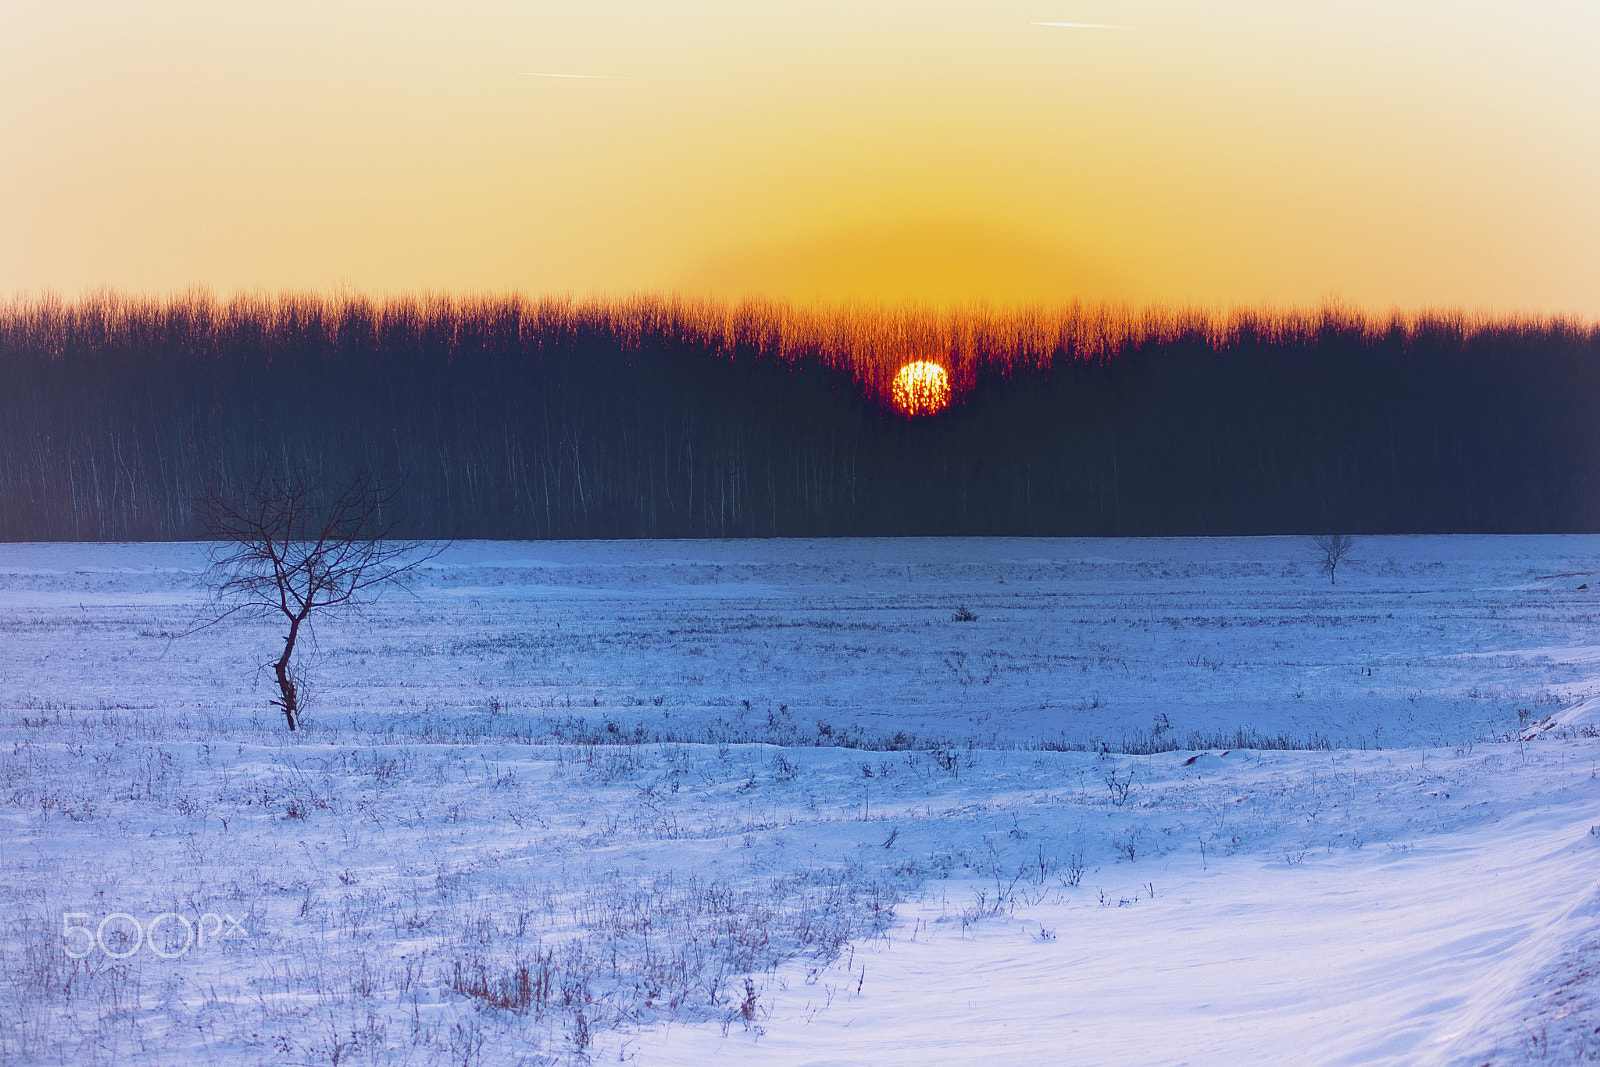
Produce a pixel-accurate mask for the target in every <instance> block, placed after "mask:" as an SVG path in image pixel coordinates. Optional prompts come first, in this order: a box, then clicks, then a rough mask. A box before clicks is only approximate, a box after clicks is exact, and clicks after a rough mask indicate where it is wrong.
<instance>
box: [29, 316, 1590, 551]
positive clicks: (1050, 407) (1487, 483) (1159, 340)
mask: <svg viewBox="0 0 1600 1067" xmlns="http://www.w3.org/2000/svg"><path fill="white" fill-rule="evenodd" d="M915 358H922V359H933V360H937V361H938V362H940V363H941V364H943V365H944V366H945V367H947V368H948V370H949V371H950V375H951V384H952V388H953V390H954V393H955V396H956V403H955V404H953V405H952V407H951V408H949V409H948V410H947V411H946V412H945V413H943V414H940V415H937V416H933V417H928V418H921V419H914V420H908V419H906V418H903V417H901V416H899V415H898V414H896V413H895V412H894V410H893V408H892V406H891V405H890V404H889V403H888V391H889V384H890V381H891V379H892V377H893V374H894V371H895V370H896V368H897V367H898V366H900V365H901V363H903V362H904V361H905V360H907V359H915ZM1597 399H1600V328H1597V327H1595V326H1594V325H1591V324H1585V323H1576V322H1572V321H1566V320H1558V319H1551V320H1545V319H1516V318H1502V319H1493V318H1478V319H1474V318H1469V317H1466V316H1463V315H1447V314H1432V315H1418V316H1409V317H1405V316H1394V317H1391V318H1372V317H1365V316H1362V315H1359V314H1357V313H1354V312H1350V311H1347V310H1341V309H1338V308H1327V309H1322V310H1319V311H1313V312H1305V313H1271V314H1268V313H1261V314H1236V315H1232V316H1227V317H1214V316H1207V315H1204V314H1200V313H1190V312H1174V311H1146V312H1135V311H1129V310H1125V309H1118V308H1083V307H1076V306H1074V307H1067V308H1063V309H1059V310H1032V311H1028V310H1022V311H987V310H983V309H967V310H943V311H940V310H923V311H918V310H915V309H907V310H893V309H871V308H859V309H842V310H833V311H825V310H819V311H807V310H802V309H795V308H792V307H788V306H786V305H781V304H765V303H748V304H742V305H737V306H724V305H718V304H709V303H693V302H680V301H671V300H651V299H637V300H632V301H619V302H611V303H604V302H592V303H574V302H569V301H543V302H532V301H527V300H522V299H518V298H507V299H484V300H451V299H444V298H435V299H427V300H394V301H390V302H384V303H375V302H369V301H365V300H361V299H333V300H330V299H323V298H318V297H282V298H251V299H238V300H234V301H231V302H220V301H215V300H212V299H210V298H207V297H204V296H191V297H184V298H178V299H173V300H168V301H139V300H132V299H126V298H121V297H116V296H100V297H96V298H91V299H86V300H83V301H79V302H64V301H60V300H51V299H44V300H32V301H20V300H19V301H16V302H13V303H12V304H10V305H9V306H5V307H0V502H3V507H0V539H6V540H147V539H148V540H164V539H174V538H180V539H187V538H199V537H203V536H205V535H206V527H205V522H204V514H203V508H202V507H201V506H200V502H201V501H202V500H203V499H204V498H205V496H206V494H207V493H208V492H225V491H227V490H229V489H230V488H239V487H242V486H245V485H248V484H251V483H253V482H254V481H256V480H258V479H260V478H262V477H273V476H274V475H275V474H279V473H284V472H291V471H293V472H300V473H302V474H304V473H306V472H310V473H312V474H314V475H317V476H320V477H322V478H324V479H326V480H327V481H328V483H329V484H338V483H340V482H342V481H344V480H347V479H349V478H351V477H353V476H355V475H356V474H357V473H364V474H366V475H368V476H369V477H371V478H373V479H374V480H375V481H376V482H377V483H379V484H382V485H384V486H386V487H392V488H395V489H397V490H398V491H399V493H400V494H401V498H402V504H403V511H404V514H405V520H404V527H403V528H402V529H398V530H397V531H396V533H397V534H398V535H400V536H405V537H417V538H435V537H468V538H478V537H483V538H584V537H724V536H758V537H760V536H774V535H782V536H816V535H892V534H985V535H993V534H1043V535H1067V534H1075V535H1084V534H1095V535H1099V534H1105V535H1178V534H1266V533H1299V532H1314V531H1328V530H1349V531H1358V532H1362V533H1383V532H1487V531H1498V532H1535V531H1554V532H1562V531H1594V530H1600V483H1597V479H1596V472H1597V471H1600V418H1596V403H1595V402H1596V400H1597Z"/></svg>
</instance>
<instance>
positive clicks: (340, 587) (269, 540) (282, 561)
mask: <svg viewBox="0 0 1600 1067" xmlns="http://www.w3.org/2000/svg"><path fill="white" fill-rule="evenodd" d="M204 507H205V512H206V516H207V519H208V522H209V525H210V528H211V530H212V531H213V536H214V537H215V538H216V539H217V542H218V544H217V547H216V549H215V551H214V553H213V555H212V560H211V566H212V571H211V573H212V590H213V593H214V595H215V598H216V603H217V612H216V614H215V615H214V617H213V618H212V622H213V623H214V622H217V621H220V620H221V619H223V618H226V617H228V616H231V615H236V614H246V615H252V616H258V617H263V618H277V617H281V618H282V620H283V622H284V623H285V625H286V626H287V631H286V633H285V635H284V644H283V653H282V655H280V656H279V657H278V659H277V661H276V662H275V663H274V664H273V670H274V673H275V674H276V676H277V681H278V691H279V694H280V695H279V698H278V699H277V700H274V701H273V703H274V704H275V705H276V706H278V707H280V708H282V709H283V714H284V717H285V718H286V719H287V720H288V723H289V729H290V730H294V729H296V728H297V726H298V719H299V712H300V700H299V690H298V687H297V686H296V683H295V678H294V673H293V672H292V671H291V669H290V661H291V660H292V658H293V656H294V650H295V645H296V643H297V642H298V641H299V639H300V637H301V636H302V633H303V632H304V631H307V630H309V628H310V626H311V622H312V618H313V616H316V617H318V618H320V617H321V616H323V615H326V614H334V613H339V612H343V611H347V610H352V609H357V608H359V607H360V606H361V605H362V604H364V603H366V602H367V601H368V600H369V599H370V598H372V597H375V596H376V595H377V594H378V593H379V591H380V589H381V587H382V586H385V585H392V584H399V583H400V582H401V581H402V579H403V578H404V577H405V575H406V574H407V573H409V572H410V571H412V570H413V569H414V568H416V567H417V566H419V565H420V564H422V563H425V562H426V561H428V560H430V559H432V558H434V557H435V556H437V555H438V554H439V553H440V552H442V551H443V550H444V548H445V546H444V545H443V544H440V543H437V542H426V541H406V540H397V539H395V538H394V537H393V536H392V534H393V532H394V530H395V527H396V522H397V517H396V510H395V501H394V498H393V496H392V494H390V493H389V492H387V491H385V490H383V489H381V488H379V487H377V486H375V485H374V484H373V483H372V482H371V481H370V480H369V479H367V478H365V477H357V478H355V479H354V480H352V481H351V482H349V483H348V484H347V485H345V486H344V487H343V488H341V489H338V490H328V489H326V488H325V487H324V486H322V485H320V484H319V483H318V482H317V481H316V480H315V479H310V478H305V477H296V476H286V477H279V478H269V477H262V478H260V479H258V480H257V481H256V482H255V484H254V485H253V486H251V487H250V488H249V489H247V490H244V491H242V492H233V493H229V492H223V491H217V490H213V491H210V492H208V493H207V494H206V496H205V498H204Z"/></svg>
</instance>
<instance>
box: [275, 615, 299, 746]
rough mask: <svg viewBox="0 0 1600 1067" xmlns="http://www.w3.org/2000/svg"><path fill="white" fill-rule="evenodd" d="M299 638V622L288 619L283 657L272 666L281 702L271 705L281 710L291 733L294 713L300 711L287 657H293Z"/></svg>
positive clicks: (293, 725)
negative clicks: (287, 634)
mask: <svg viewBox="0 0 1600 1067" xmlns="http://www.w3.org/2000/svg"><path fill="white" fill-rule="evenodd" d="M299 636H300V620H299V619H290V620H289V636H287V637H285V638H284V639H283V655H281V656H279V657H278V662H277V663H275V664H274V665H273V669H274V670H275V671H277V674H278V689H279V691H280V692H281V693H282V694H283V699H282V700H274V701H273V703H274V704H276V705H278V707H280V708H282V709H283V715H284V718H286V719H288V720H289V729H290V730H291V731H292V730H294V729H295V721H294V716H295V712H296V711H298V710H299V709H300V704H299V701H298V700H297V699H296V697H297V694H296V693H295V689H294V680H293V679H292V678H290V677H289V657H290V656H292V655H294V642H295V639H296V638H297V637H299Z"/></svg>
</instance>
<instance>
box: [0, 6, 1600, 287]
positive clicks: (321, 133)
mask: <svg viewBox="0 0 1600 1067" xmlns="http://www.w3.org/2000/svg"><path fill="white" fill-rule="evenodd" d="M1595 55H1600V5H1596V4H1594V3H1592V2H1591V0H1519V2H1510V0H1493V2H1490V0H1306V2H1297V3H1293V4H1288V3H1283V2H1282V0H1226V2H1225V0H1026V2H1022V0H1015V2H1014V0H981V2H980V0H968V2H962V3H957V2H953V0H918V2H915V3H913V2H910V0H877V2H875V0H810V2H808V3H806V4H804V5H796V4H792V3H791V4H779V3H775V2H768V0H694V2H666V0H586V2H584V3H581V4H580V3H570V2H560V3H550V2H521V3H513V2H509V0H473V2H465V3H462V4H450V5H445V4H420V3H415V2H401V3H395V2H384V3H378V2H376V0H324V2H311V0H286V2H281V3H274V4H270V5H242V4H217V3H215V2H214V0H204V2H201V0H151V2H145V0H140V2H133V3H129V2H126V0H98V2H87V0H52V2H44V0H22V2H19V3H14V4H7V5H5V6H4V9H3V10H0V99H3V100H4V101H5V103H4V104H3V105H0V143H3V144H5V145H6V163H5V165H4V166H3V167H0V293H8V292H40V291H43V290H47V289H50V290H55V291H59V292H63V293H67V294H73V293H77V292H81V291H84V290H87V289H93V288H97V287H101V286H112V287H116V288H120V289H125V290H131V291H135V292H150V293H161V292H172V291H177V290H182V289H185V288H187V287H190V286H192V285H196V284H198V285H205V286H209V287H211V288H212V289H213V290H216V291H218V292H219V293H227V292H231V291H235V290H241V289H283V288H299V289H304V288H316V289H332V288H336V287H346V288H355V289H360V290H365V291H368V292H372V293H375V294H383V293H393V292H400V291H417V290H424V289H427V290H452V291H469V292H482V291H494V292H502V291H507V290H521V291H524V292H528V293H531V294H544V293H569V294H573V295H578V296H583V295H589V294H604V295H621V294H628V293H634V292H639V291H653V292H677V293H682V294H685V295H714V296H722V297H730V298H737V297H740V296H743V295H748V294H760V295H766V296H774V297H780V298H792V299H801V300H808V299H814V298H822V299H830V300H833V299H889V300H906V299H910V300H921V301H930V302H932V301H949V300H970V299H986V300H989V301H992V302H1010V301H1057V300H1060V301H1068V300H1073V299H1087V300H1098V299H1113V300H1127V301H1132V302H1145V301H1159V302H1168V303H1196V304H1202V305H1211V306H1229V305H1240V304H1261V303H1271V304H1280V305H1281V304H1296V303H1298V304H1304V303H1313V302H1317V301H1320V300H1323V299H1326V298H1328V297H1334V296H1337V297H1339V298H1342V299H1343V300H1346V301H1348V302H1351V303H1354V304H1358V305H1364V306H1368V307H1374V308H1388V307H1391V306H1402V307H1408V308H1416V307H1422V306H1452V307H1467V308H1483V309H1491V310H1504V311H1513V310H1514V311H1533V312H1562V313H1571V314H1578V315H1583V316H1586V317H1600V206H1597V205H1600V197H1597V196H1596V192H1597V187H1596V181H1595V175H1596V174H1600V123H1597V122H1596V121H1595V120H1594V116H1595V115H1596V114H1600V64H1596V63H1595V62H1594V61H1593V56H1595ZM552 75H559V76H552Z"/></svg>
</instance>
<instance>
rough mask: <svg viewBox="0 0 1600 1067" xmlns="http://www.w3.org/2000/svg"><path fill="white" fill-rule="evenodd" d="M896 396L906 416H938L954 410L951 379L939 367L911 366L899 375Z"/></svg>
mask: <svg viewBox="0 0 1600 1067" xmlns="http://www.w3.org/2000/svg"><path fill="white" fill-rule="evenodd" d="M892 396H893V399H894V406H895V407H897V408H899V409H900V411H901V412H902V413H903V414H906V415H933V414H936V413H938V412H940V411H943V410H944V409H945V408H947V407H949V406H950V376H949V375H948V374H946V373H945V369H944V368H943V367H941V366H939V364H937V363H930V362H928V361H927V360H920V359H919V360H917V361H915V362H913V363H907V364H906V365H905V366H903V367H901V368H900V369H899V370H898V371H897V372H895V376H894V388H893V392H892Z"/></svg>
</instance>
